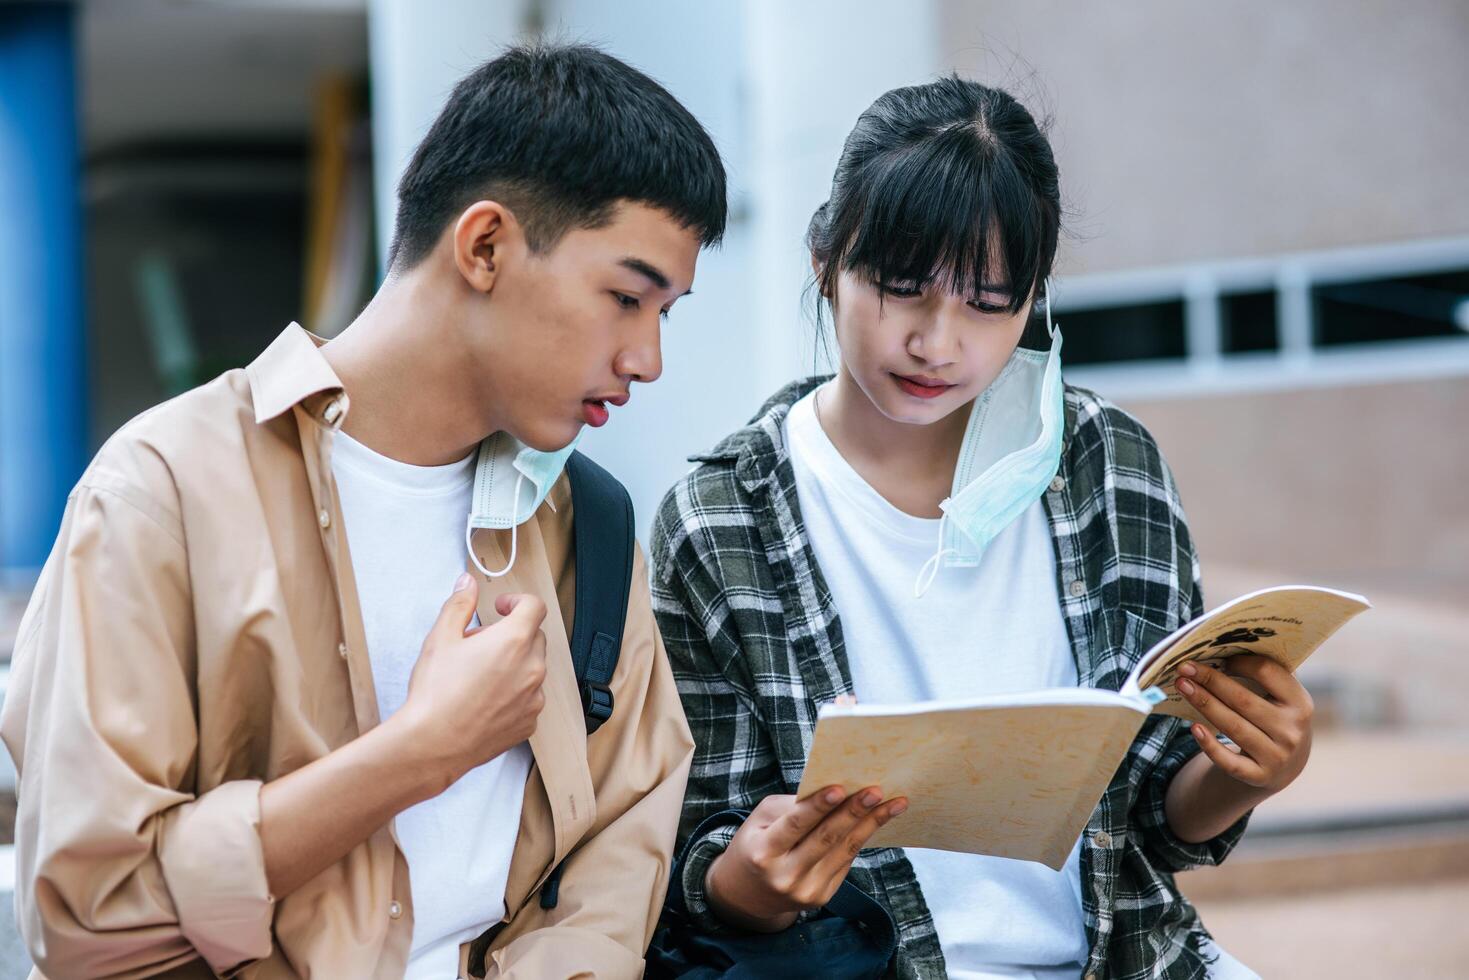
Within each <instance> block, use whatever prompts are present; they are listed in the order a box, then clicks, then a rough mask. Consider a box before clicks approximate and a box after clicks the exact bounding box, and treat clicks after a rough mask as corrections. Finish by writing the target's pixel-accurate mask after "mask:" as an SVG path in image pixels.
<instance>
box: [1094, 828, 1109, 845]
mask: <svg viewBox="0 0 1469 980" xmlns="http://www.w3.org/2000/svg"><path fill="white" fill-rule="evenodd" d="M1092 843H1093V844H1095V845H1097V846H1098V847H1100V848H1102V849H1104V850H1105V849H1106V848H1109V847H1111V846H1112V835H1111V834H1109V833H1107V832H1106V831H1105V830H1099V831H1097V832H1096V833H1095V834H1092Z"/></svg>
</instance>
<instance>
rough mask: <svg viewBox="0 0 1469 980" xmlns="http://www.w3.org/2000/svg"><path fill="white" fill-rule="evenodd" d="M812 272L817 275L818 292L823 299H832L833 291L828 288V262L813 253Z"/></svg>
mask: <svg viewBox="0 0 1469 980" xmlns="http://www.w3.org/2000/svg"><path fill="white" fill-rule="evenodd" d="M811 273H812V275H814V276H815V277H816V292H817V293H818V294H819V295H820V296H821V298H822V299H824V300H828V301H830V299H831V292H830V291H829V290H828V289H827V288H826V263H825V262H822V261H821V260H820V259H818V258H817V257H816V253H815V252H812V253H811Z"/></svg>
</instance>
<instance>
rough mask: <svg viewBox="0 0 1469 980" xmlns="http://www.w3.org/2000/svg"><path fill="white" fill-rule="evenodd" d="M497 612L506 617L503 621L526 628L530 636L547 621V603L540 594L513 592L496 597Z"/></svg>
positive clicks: (516, 626) (519, 627)
mask: <svg viewBox="0 0 1469 980" xmlns="http://www.w3.org/2000/svg"><path fill="white" fill-rule="evenodd" d="M495 612H497V613H499V614H500V615H501V616H504V617H505V618H504V619H502V620H500V622H501V623H507V624H510V625H511V626H512V627H513V628H515V629H519V630H524V631H525V635H526V636H530V635H531V634H532V633H534V632H535V631H536V630H538V629H540V628H541V624H542V623H543V622H545V621H546V604H545V603H544V602H542V601H541V600H540V598H539V597H538V596H533V595H525V594H523V593H512V594H507V595H502V596H497V597H496V598H495Z"/></svg>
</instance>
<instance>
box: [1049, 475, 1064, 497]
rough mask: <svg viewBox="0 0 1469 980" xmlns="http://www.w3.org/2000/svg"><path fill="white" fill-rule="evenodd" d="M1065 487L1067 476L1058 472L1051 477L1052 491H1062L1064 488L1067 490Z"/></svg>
mask: <svg viewBox="0 0 1469 980" xmlns="http://www.w3.org/2000/svg"><path fill="white" fill-rule="evenodd" d="M1065 489H1066V478H1065V477H1064V476H1062V475H1061V474H1060V473H1057V474H1056V475H1055V476H1053V477H1051V492H1052V493H1060V492H1061V491H1062V490H1065Z"/></svg>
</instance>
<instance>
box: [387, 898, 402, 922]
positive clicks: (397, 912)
mask: <svg viewBox="0 0 1469 980" xmlns="http://www.w3.org/2000/svg"><path fill="white" fill-rule="evenodd" d="M388 918H390V919H401V918H403V906H402V905H400V904H399V903H398V902H392V903H390V904H389V905H388Z"/></svg>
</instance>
